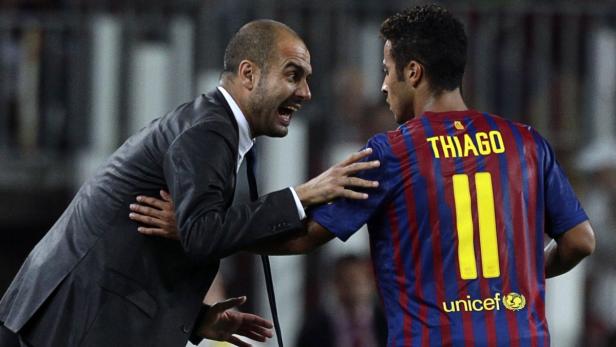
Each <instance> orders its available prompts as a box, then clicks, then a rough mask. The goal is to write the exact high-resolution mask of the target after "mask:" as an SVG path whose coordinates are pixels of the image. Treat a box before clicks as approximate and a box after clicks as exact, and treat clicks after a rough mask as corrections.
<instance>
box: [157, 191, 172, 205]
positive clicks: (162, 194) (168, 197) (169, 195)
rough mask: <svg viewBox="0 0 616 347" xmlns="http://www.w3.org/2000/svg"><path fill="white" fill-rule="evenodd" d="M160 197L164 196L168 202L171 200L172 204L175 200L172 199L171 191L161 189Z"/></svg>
mask: <svg viewBox="0 0 616 347" xmlns="http://www.w3.org/2000/svg"><path fill="white" fill-rule="evenodd" d="M160 197H161V198H163V200H165V201H166V202H170V203H171V205H173V200H172V199H171V194H169V192H167V191H164V190H162V189H161V191H160Z"/></svg>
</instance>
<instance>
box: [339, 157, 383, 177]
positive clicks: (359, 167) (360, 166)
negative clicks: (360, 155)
mask: <svg viewBox="0 0 616 347" xmlns="http://www.w3.org/2000/svg"><path fill="white" fill-rule="evenodd" d="M379 166H381V162H380V161H378V160H371V161H362V162H359V163H353V164H350V165H347V166H346V167H345V168H344V171H345V172H346V173H347V174H353V173H356V172H359V171H364V170H369V169H374V168H377V167H379Z"/></svg>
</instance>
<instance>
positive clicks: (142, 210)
mask: <svg viewBox="0 0 616 347" xmlns="http://www.w3.org/2000/svg"><path fill="white" fill-rule="evenodd" d="M129 207H130V210H131V211H133V212H138V213H139V214H142V215H146V216H152V217H156V218H160V217H162V216H163V212H162V211H161V210H157V209H155V208H151V207H147V206H143V205H139V204H130V206H129Z"/></svg>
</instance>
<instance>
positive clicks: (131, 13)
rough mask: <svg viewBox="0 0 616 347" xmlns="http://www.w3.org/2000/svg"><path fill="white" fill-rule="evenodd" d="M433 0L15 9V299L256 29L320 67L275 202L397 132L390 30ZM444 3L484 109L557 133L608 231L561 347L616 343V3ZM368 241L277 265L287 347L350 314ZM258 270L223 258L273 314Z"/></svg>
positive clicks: (552, 301) (1, 186)
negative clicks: (23, 275) (96, 176)
mask: <svg viewBox="0 0 616 347" xmlns="http://www.w3.org/2000/svg"><path fill="white" fill-rule="evenodd" d="M419 3H422V2H413V1H394V0H380V1H351V0H313V1H299V0H287V1H274V0H253V1H248V0H245V1H239V0H237V1H235V0H226V1H217V0H204V1H196V0H178V1H161V0H157V1H119V0H112V1H95V0H89V1H78V0H65V1H59V0H56V1H52V0H47V1H46V0H31V1H19V0H12V1H11V0H0V293H2V292H4V290H5V289H6V287H7V286H8V284H9V283H10V281H11V279H12V277H13V276H14V275H15V273H16V271H17V270H18V268H19V265H20V264H21V262H22V261H23V259H24V258H25V257H26V255H27V254H28V252H29V251H30V249H31V248H32V247H33V245H34V244H35V243H36V242H37V241H38V240H39V239H40V238H41V237H42V235H44V233H45V232H46V230H47V229H48V228H49V227H50V226H51V225H52V224H53V223H54V221H55V220H56V219H57V218H58V217H59V215H60V214H61V213H62V211H63V210H64V208H65V207H66V206H67V205H68V202H69V201H70V199H71V198H72V196H73V194H74V193H75V192H76V189H77V188H78V187H79V185H80V184H81V182H83V180H84V179H85V178H86V177H88V176H89V175H90V174H91V173H92V172H93V170H95V168H96V167H97V166H98V165H100V163H102V162H103V161H104V159H105V158H106V156H108V155H109V154H110V153H111V152H113V150H114V149H115V148H116V147H117V146H119V144H121V142H122V141H124V140H125V139H126V138H127V137H128V136H129V135H130V134H131V133H133V132H135V131H136V130H137V129H139V128H140V127H141V126H143V125H144V124H145V123H146V122H148V121H149V120H151V119H154V118H157V117H159V116H161V115H163V114H164V113H166V112H167V111H169V110H171V109H172V108H174V107H175V106H176V105H178V104H180V103H182V102H185V101H188V100H190V99H192V98H194V97H195V96H196V95H198V94H199V93H202V92H206V91H208V90H210V89H212V88H213V87H214V86H215V85H216V82H217V78H218V74H219V72H220V70H221V68H222V56H223V51H224V47H225V45H226V43H227V41H228V39H229V38H230V37H231V35H232V34H233V33H234V32H235V31H236V30H237V29H238V28H239V27H240V26H241V25H242V24H243V23H245V22H247V21H249V20H252V19H256V18H272V19H276V20H280V21H282V22H284V23H286V24H288V25H289V26H291V27H292V28H293V29H295V30H296V31H297V32H298V33H299V34H300V36H302V37H303V38H304V39H305V41H306V43H307V45H308V47H309V49H310V50H311V54H312V65H313V69H314V74H313V77H312V80H311V88H312V95H313V101H311V102H310V104H309V105H308V106H307V107H305V108H304V109H303V110H302V111H301V112H300V113H299V114H298V115H297V117H296V118H297V119H294V121H293V122H294V124H293V125H292V128H293V129H294V130H293V132H292V133H291V134H290V135H289V139H285V140H274V141H269V140H264V141H261V140H260V142H263V145H260V151H264V152H270V153H271V156H275V154H276V153H278V154H280V153H287V154H286V155H288V156H289V157H288V158H290V160H291V163H293V165H288V163H289V162H286V163H285V162H282V163H281V162H276V161H274V162H271V163H269V164H268V165H262V166H261V169H260V170H261V174H260V177H262V178H261V180H262V181H263V182H262V184H263V185H264V186H265V187H267V189H274V188H277V187H278V186H279V185H281V184H283V183H282V181H284V184H293V183H299V182H300V181H301V180H302V179H304V178H306V177H308V176H313V175H315V174H317V173H319V172H320V171H321V170H323V169H325V168H326V167H327V166H328V165H330V164H331V163H333V162H334V161H335V160H337V159H339V158H340V157H341V156H342V155H346V154H348V153H350V152H351V151H353V150H355V149H357V148H359V147H361V145H362V144H363V143H364V142H365V141H366V140H367V139H368V138H369V137H370V136H372V135H373V134H375V133H376V132H381V131H386V130H391V129H394V128H395V127H396V125H395V124H394V122H393V119H392V118H393V117H392V116H391V114H390V113H389V110H388V109H387V107H386V106H385V105H384V102H383V98H382V96H381V93H380V86H381V82H382V71H381V60H382V41H381V40H380V38H379V36H378V28H379V26H380V23H381V22H382V21H383V19H385V18H386V17H387V16H388V15H390V14H392V13H394V12H395V11H398V10H401V9H403V8H405V7H408V6H411V5H414V4H419ZM440 3H441V4H443V5H445V6H447V7H448V8H450V9H451V10H452V11H453V12H454V13H455V14H456V15H457V16H459V18H461V19H462V20H463V22H464V23H465V26H466V30H467V34H468V36H469V52H468V53H469V55H468V67H467V72H466V77H465V82H464V94H465V97H466V99H467V101H468V104H469V105H471V107H473V108H476V109H480V110H483V111H488V112H491V113H495V114H499V115H502V116H504V117H506V118H509V119H514V120H518V121H522V122H525V123H530V124H532V125H533V126H534V127H535V128H536V129H538V130H539V131H540V132H541V133H542V134H543V135H544V136H545V137H547V138H548V139H549V140H550V142H551V143H552V145H553V146H554V147H555V149H556V151H557V154H558V156H559V159H560V161H561V163H562V164H563V166H564V167H565V168H566V171H567V173H568V175H569V177H570V179H571V180H572V182H573V183H574V186H575V188H576V190H577V191H578V193H579V195H580V196H581V197H582V198H583V202H584V205H585V207H586V208H587V212H588V213H589V215H590V217H591V219H592V222H593V225H594V227H595V229H596V231H597V234H598V239H599V244H598V248H597V254H596V256H593V259H589V260H588V261H587V262H586V263H585V264H584V265H583V266H582V267H580V268H579V269H578V270H576V271H574V272H573V273H571V274H568V275H566V276H563V277H562V278H560V279H557V280H554V281H549V282H548V286H549V288H548V313H549V314H550V316H549V320H550V324H551V329H552V332H553V335H554V338H553V345H556V346H559V347H560V346H615V345H616V342H615V341H614V340H613V339H614V336H616V335H615V332H616V313H615V312H616V304H615V303H613V300H612V295H613V293H616V260H615V259H614V255H613V254H615V253H616V236H615V235H616V230H615V226H616V221H615V218H614V217H613V213H612V211H611V210H612V209H613V208H614V207H616V198H615V197H616V155H615V154H614V153H615V152H616V151H615V149H616V147H615V141H614V134H615V133H616V125H615V122H614V118H615V117H614V115H615V112H614V111H615V107H616V82H615V81H616V59H615V57H616V28H615V25H616V3H615V2H614V1H556V0H552V1H506V0H500V1H487V0H484V1H441V2H440ZM281 148H282V149H281ZM289 153H291V154H289ZM280 155H283V154H280ZM280 177H282V178H280ZM289 177H291V178H289ZM287 182H289V183H287ZM283 186H284V185H283ZM239 194H240V195H241V194H242V189H240V192H239ZM365 234H366V233H365V232H364V233H363V234H362V233H360V234H359V235H356V236H355V237H354V238H353V239H352V240H351V241H350V242H349V243H348V244H344V245H343V244H342V243H336V242H334V243H333V244H332V245H328V246H327V247H326V248H325V249H323V250H320V251H318V252H317V253H315V254H312V255H309V256H303V257H288V258H280V259H279V260H275V261H274V264H273V265H274V269H275V270H276V269H278V270H279V272H278V275H275V279H276V281H277V286H278V288H280V291H281V294H280V297H281V299H280V300H281V302H282V305H281V306H283V307H288V309H287V310H286V311H285V309H283V310H282V311H283V312H282V313H283V317H286V319H285V321H284V325H283V328H284V330H285V331H286V332H287V333H286V336H285V339H288V342H287V343H288V344H290V345H293V344H294V343H296V342H297V340H296V339H297V338H298V336H300V335H301V334H300V332H301V331H302V326H303V325H304V326H305V323H306V322H305V319H304V317H309V316H310V315H311V314H312V313H314V312H315V309H314V308H316V307H319V306H322V303H324V302H325V303H327V302H330V301H332V300H334V301H335V295H333V294H332V293H333V291H331V290H329V289H331V288H329V287H328V284H327V283H329V280H328V279H327V278H328V277H327V276H330V277H331V271H330V270H329V268H331V266H329V265H331V264H333V263H336V261H337V259H338V260H339V259H342V258H344V257H346V256H348V255H349V254H352V255H353V256H357V257H359V258H360V259H364V258H365V257H366V256H367V254H368V243H367V237H366V235H365ZM341 257H342V258H341ZM253 264H254V260H253V258H250V256H249V255H239V256H234V257H231V258H229V259H228V261H225V263H224V264H223V270H222V271H221V273H222V275H223V277H224V286H223V285H221V286H222V288H223V289H222V290H221V293H225V292H226V295H234V294H242V293H246V292H248V293H250V294H251V295H253V296H254V300H252V301H251V303H250V304H249V305H248V308H249V309H254V310H257V311H263V312H264V311H265V309H264V308H265V307H266V300H265V299H264V296H263V295H262V291H263V290H262V284H261V282H260V280H259V278H260V273H259V272H258V269H257V268H256V267H255V268H254V269H253V271H251V272H250V273H249V274H243V275H241V276H240V275H238V273H240V272H242V273H244V272H245V271H235V270H236V269H238V268H241V269H245V268H247V267H254V266H253ZM277 264H278V265H277ZM328 264H329V265H328ZM328 274H329V275H328ZM557 281H560V282H557ZM220 295H223V294H220ZM328 300H329V301H328ZM563 300H564V301H563ZM558 302H561V303H562V302H566V303H567V304H566V305H564V306H563V305H562V304H561V305H560V306H558V304H557V303H558ZM557 308H558V310H559V311H558V312H560V314H558V315H557V314H555V313H553V312H556V309H557ZM563 310H565V311H566V312H567V314H562V313H563ZM375 334H376V333H375ZM610 339H612V340H610ZM300 345H301V344H300Z"/></svg>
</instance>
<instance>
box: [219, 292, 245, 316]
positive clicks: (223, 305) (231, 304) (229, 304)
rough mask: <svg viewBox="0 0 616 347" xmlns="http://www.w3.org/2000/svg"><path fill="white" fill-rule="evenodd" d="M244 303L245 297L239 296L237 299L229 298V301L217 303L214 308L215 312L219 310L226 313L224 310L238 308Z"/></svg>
mask: <svg viewBox="0 0 616 347" xmlns="http://www.w3.org/2000/svg"><path fill="white" fill-rule="evenodd" d="M245 302H246V297H245V296H240V297H237V298H231V299H227V300H225V301H220V302H217V303H216V304H215V305H214V307H215V308H216V310H220V311H221V312H222V311H226V310H228V309H230V308H233V307H236V306H239V305H241V304H243V303H245Z"/></svg>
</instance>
